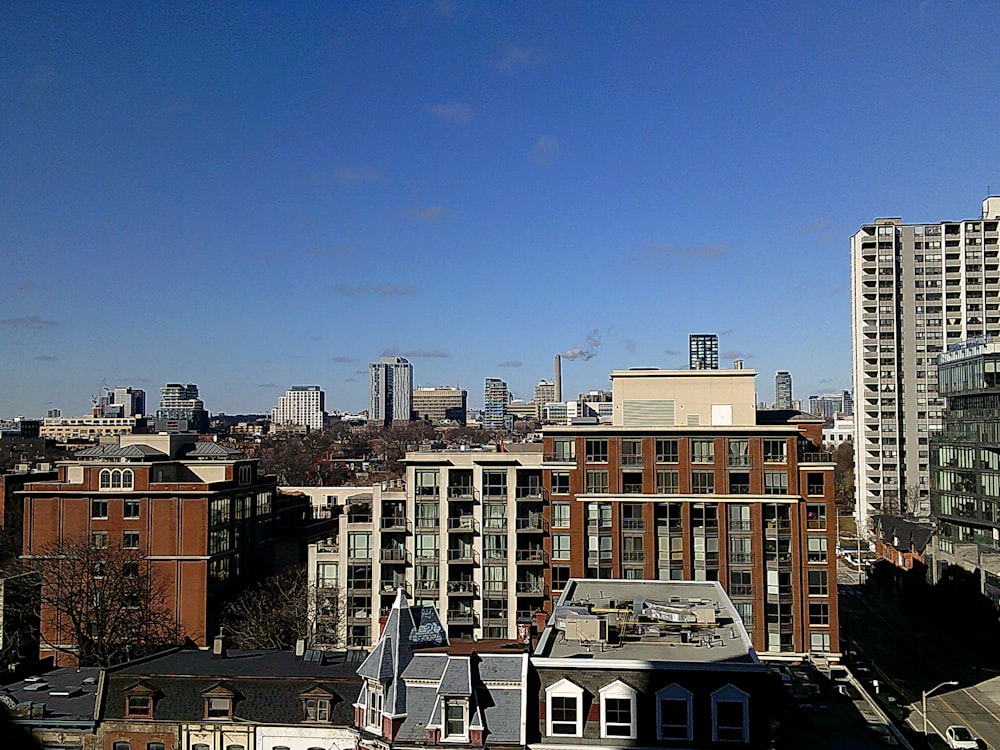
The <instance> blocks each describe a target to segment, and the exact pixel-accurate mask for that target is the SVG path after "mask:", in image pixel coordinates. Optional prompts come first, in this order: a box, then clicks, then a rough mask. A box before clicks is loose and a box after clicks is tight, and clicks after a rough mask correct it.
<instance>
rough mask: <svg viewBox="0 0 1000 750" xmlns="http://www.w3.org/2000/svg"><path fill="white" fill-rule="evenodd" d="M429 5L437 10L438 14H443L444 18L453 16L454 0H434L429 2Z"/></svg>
mask: <svg viewBox="0 0 1000 750" xmlns="http://www.w3.org/2000/svg"><path fill="white" fill-rule="evenodd" d="M431 7H433V8H434V10H435V11H437V13H438V15H441V16H444V17H445V18H453V17H454V16H455V3H454V0H434V2H433V3H431Z"/></svg>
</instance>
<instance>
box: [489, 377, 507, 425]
mask: <svg viewBox="0 0 1000 750" xmlns="http://www.w3.org/2000/svg"><path fill="white" fill-rule="evenodd" d="M509 403H510V391H509V390H507V384H506V383H505V382H504V381H502V380H500V379H499V378H486V387H485V389H484V391H483V429H484V430H502V429H504V428H505V427H509V425H508V424H507V404H509Z"/></svg>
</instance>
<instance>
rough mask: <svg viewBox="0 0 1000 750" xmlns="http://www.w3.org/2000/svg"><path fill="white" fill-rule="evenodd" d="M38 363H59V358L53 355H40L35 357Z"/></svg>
mask: <svg viewBox="0 0 1000 750" xmlns="http://www.w3.org/2000/svg"><path fill="white" fill-rule="evenodd" d="M35 361H36V362H58V361H59V357H55V356H53V355H51V354H39V355H38V356H37V357H35Z"/></svg>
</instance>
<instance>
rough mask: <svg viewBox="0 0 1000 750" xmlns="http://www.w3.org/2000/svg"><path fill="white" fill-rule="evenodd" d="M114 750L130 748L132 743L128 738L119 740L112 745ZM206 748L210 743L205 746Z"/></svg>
mask: <svg viewBox="0 0 1000 750" xmlns="http://www.w3.org/2000/svg"><path fill="white" fill-rule="evenodd" d="M111 747H112V750H130V748H131V745H129V743H128V740H118V741H116V742H115V743H114V744H112V745H111ZM205 747H206V748H207V747H208V745H206V746H205Z"/></svg>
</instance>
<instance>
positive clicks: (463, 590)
mask: <svg viewBox="0 0 1000 750" xmlns="http://www.w3.org/2000/svg"><path fill="white" fill-rule="evenodd" d="M448 593H449V594H462V595H467V596H475V594H476V583H475V581H448Z"/></svg>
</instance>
